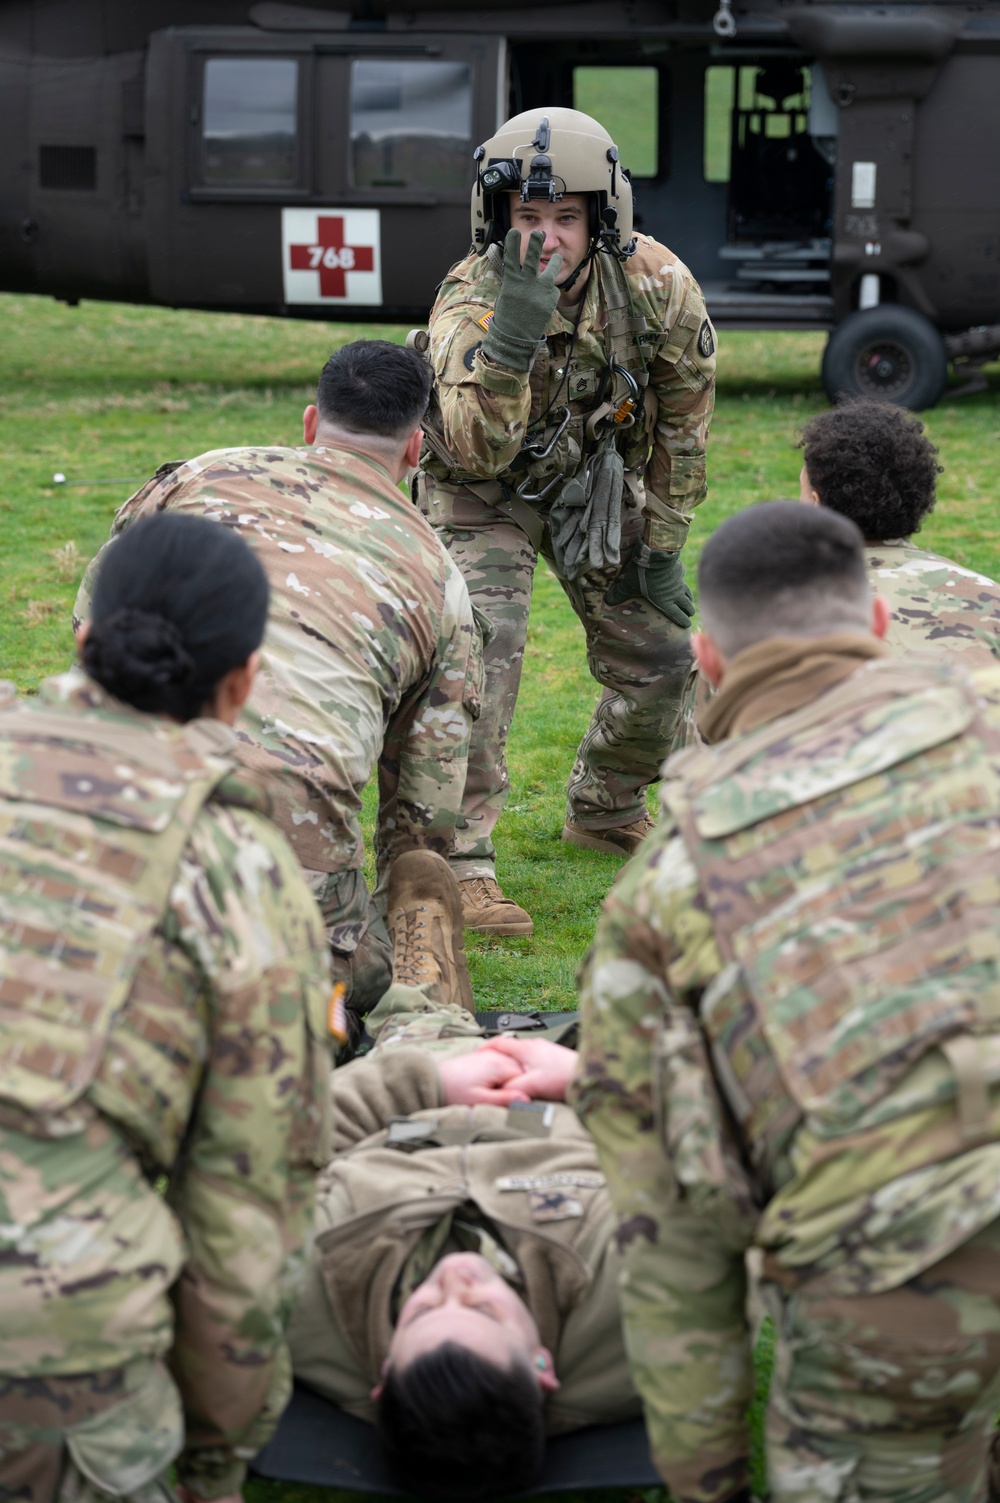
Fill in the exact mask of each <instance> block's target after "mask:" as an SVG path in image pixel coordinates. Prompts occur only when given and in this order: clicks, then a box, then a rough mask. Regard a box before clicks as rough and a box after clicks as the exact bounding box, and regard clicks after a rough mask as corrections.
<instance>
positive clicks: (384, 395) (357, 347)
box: [316, 339, 434, 440]
mask: <svg viewBox="0 0 1000 1503" xmlns="http://www.w3.org/2000/svg"><path fill="white" fill-rule="evenodd" d="M433 381H434V375H433V372H432V371H431V368H430V365H429V364H428V363H427V361H426V360H425V359H424V357H423V356H422V355H418V354H417V352H416V350H408V349H406V347H405V346H404V345H400V344H391V343H390V342H389V341H388V340H386V339H357V340H355V341H354V343H353V344H345V345H342V346H341V348H340V349H339V350H334V352H333V354H332V355H331V356H330V358H329V360H328V361H327V362H326V364H325V365H324V367H323V370H322V373H321V375H320V378H319V386H318V388H317V391H316V406H317V407H318V408H319V415H320V419H321V421H323V422H326V423H330V424H332V425H333V426H334V427H336V428H341V429H343V430H345V431H346V432H348V433H358V434H369V435H373V436H375V437H378V438H389V439H400V440H402V439H405V438H406V437H407V435H408V434H410V433H412V432H413V430H414V428H416V426H417V424H418V423H419V422H420V420H421V419H422V418H423V415H424V413H425V412H426V411H427V403H428V402H429V401H430V395H431V386H432V385H433Z"/></svg>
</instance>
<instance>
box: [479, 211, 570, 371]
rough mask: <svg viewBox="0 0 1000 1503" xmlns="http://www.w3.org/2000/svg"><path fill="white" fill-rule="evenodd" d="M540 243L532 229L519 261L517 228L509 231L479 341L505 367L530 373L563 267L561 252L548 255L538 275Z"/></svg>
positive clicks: (556, 298) (541, 239)
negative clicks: (492, 301)
mask: <svg viewBox="0 0 1000 1503" xmlns="http://www.w3.org/2000/svg"><path fill="white" fill-rule="evenodd" d="M544 244H545V236H544V235H543V234H542V231H541V230H532V232H531V234H530V235H529V236H528V249H527V250H526V251H525V253H524V264H523V265H522V264H521V233H520V231H519V230H508V231H507V238H506V240H505V241H504V243H503V276H502V277H501V279H500V291H499V292H498V293H497V305H496V308H495V309H494V310H493V317H492V318H491V319H490V326H489V329H488V330H487V332H486V338H485V339H484V340H483V354H484V355H486V356H487V357H488V358H489V359H490V360H495V361H496V363H497V364H498V365H505V366H506V367H507V369H508V370H512V371H530V369H531V365H532V361H533V360H534V358H535V356H536V355H537V354H538V346H539V344H540V343H541V341H542V340H543V339H544V338H545V330H546V329H547V328H548V326H549V319H550V318H551V317H552V310H553V308H554V307H555V305H556V303H557V302H558V301H559V288H558V287H557V286H556V277H557V276H558V275H559V272H560V270H561V268H562V256H553V257H552V260H551V261H550V262H549V264H548V266H546V268H545V270H544V271H543V272H541V273H539V270H538V262H539V260H540V258H541V254H542V246H543V245H544Z"/></svg>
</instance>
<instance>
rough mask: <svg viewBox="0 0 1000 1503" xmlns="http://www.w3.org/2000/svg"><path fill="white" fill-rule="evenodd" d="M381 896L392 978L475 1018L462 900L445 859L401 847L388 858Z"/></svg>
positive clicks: (430, 853)
mask: <svg viewBox="0 0 1000 1503" xmlns="http://www.w3.org/2000/svg"><path fill="white" fill-rule="evenodd" d="M387 896H388V909H389V912H388V916H387V918H386V927H387V928H388V930H389V936H390V938H391V940H392V979H393V981H394V982H397V983H399V984H401V985H403V986H429V987H431V988H432V990H433V993H434V996H435V997H436V998H437V1000H438V1001H440V1002H442V1003H444V1004H445V1005H447V1004H448V1003H452V1004H454V1005H455V1006H457V1007H464V1008H465V1010H466V1012H468V1013H471V1014H472V1016H473V1017H475V1015H476V1008H475V1003H474V1002H473V1000H472V982H471V981H470V980H469V968H468V966H467V965H466V963H465V946H464V943H463V940H462V899H461V897H460V895H459V891H458V883H457V882H456V881H455V878H454V877H453V876H452V874H451V869H450V867H449V866H448V863H447V861H445V859H444V858H443V856H438V855H436V854H435V853H434V852H433V851H405V852H404V853H403V855H401V856H397V857H396V859H395V861H394V862H393V863H392V867H391V868H390V871H389V890H388V895H387Z"/></svg>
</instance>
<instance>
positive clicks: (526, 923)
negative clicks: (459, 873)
mask: <svg viewBox="0 0 1000 1503" xmlns="http://www.w3.org/2000/svg"><path fill="white" fill-rule="evenodd" d="M458 885H459V888H460V889H461V893H462V921H463V923H464V924H465V927H466V928H467V929H472V930H473V931H474V932H475V933H476V934H496V935H505V934H509V935H515V934H520V935H527V934H532V933H534V929H535V926H534V924H533V923H532V922H531V915H530V913H525V911H524V909H523V908H519V907H518V906H517V904H516V903H515V902H514V901H513V899H512V898H505V897H504V895H503V893H502V892H501V891H500V888H499V886H498V885H497V882H496V879H495V878H494V877H467V878H466V879H465V881H464V882H459V884H458Z"/></svg>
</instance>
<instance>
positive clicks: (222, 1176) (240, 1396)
mask: <svg viewBox="0 0 1000 1503" xmlns="http://www.w3.org/2000/svg"><path fill="white" fill-rule="evenodd" d="M166 924H167V926H168V927H169V928H170V929H172V930H173V937H174V938H175V940H176V942H177V943H179V944H180V945H182V946H183V947H184V948H185V949H186V950H187V951H188V953H189V954H190V955H191V956H192V958H193V959H194V961H195V963H196V965H197V966H198V968H199V970H200V972H201V973H202V975H203V976H204V977H205V979H206V988H207V992H208V999H209V1052H208V1059H207V1060H206V1063H205V1067H204V1074H203V1077H202V1083H201V1090H200V1093H199V1098H198V1106H197V1109H196V1112H195V1115H194V1117H193V1119H192V1122H191V1124H190V1127H189V1130H188V1137H187V1142H186V1146H185V1151H184V1153H183V1155H182V1157H181V1159H180V1160H179V1161H178V1164H177V1166H176V1168H175V1170H174V1172H173V1173H172V1175H171V1179H170V1183H169V1187H168V1192H167V1193H168V1199H169V1202H170V1204H171V1206H172V1208H173V1210H174V1211H175V1213H176V1215H177V1217H178V1219H179V1221H180V1223H181V1225H182V1226H183V1228H184V1231H185V1234H186V1238H187V1249H188V1255H187V1260H186V1262H185V1265H184V1269H183V1271H182V1273H181V1277H180V1279H179V1281H178V1283H177V1284H176V1285H175V1288H174V1305H175V1317H176V1323H175V1336H174V1345H173V1349H172V1352H171V1358H170V1362H171V1369H172V1371H173V1374H174V1377H175V1379H176V1381H177V1385H178V1388H179V1389H180V1392H181V1396H182V1399H183V1402H184V1409H185V1424H186V1437H187V1439H186V1448H185V1451H184V1454H183V1455H182V1457H181V1458H180V1460H179V1462H178V1475H179V1477H180V1480H181V1481H182V1482H183V1483H185V1484H186V1485H187V1486H189V1487H190V1488H191V1490H192V1491H193V1492H194V1493H195V1494H197V1496H199V1497H202V1498H209V1499H210V1498H215V1497H220V1496H222V1495H223V1494H226V1493H230V1492H233V1491H235V1490H236V1489H237V1488H238V1487H239V1486H240V1485H241V1483H242V1479H243V1476H244V1473H245V1469H246V1468H245V1462H246V1460H247V1459H248V1458H249V1457H251V1456H253V1455H254V1454H255V1453H256V1452H257V1451H258V1450H259V1449H260V1447H261V1446H262V1445H264V1444H265V1443H266V1441H267V1440H268V1439H269V1437H270V1435H271V1433H272V1431H273V1428H274V1426H275V1425H276V1423H277V1421H278V1418H279V1417H280V1415H281V1411H282V1409H283V1408H284V1406H285V1403H286V1401H287V1398H288V1394H289V1391H290V1383H291V1378H290V1366H289V1360H288V1354H287V1351H286V1348H285V1344H284V1327H285V1323H286V1321H287V1319H288V1316H289V1313H290V1310H291V1307H292V1304H293V1303H294V1300H295V1297H296V1294H297V1292H298V1288H299V1284H300V1281H301V1278H302V1273H303V1267H304V1257H305V1252H306V1243H307V1241H308V1238H309V1234H310V1230H311V1226H312V1215H313V1184H314V1179H315V1175H316V1171H317V1169H318V1168H319V1167H321V1166H322V1165H323V1164H325V1163H326V1161H327V1159H328V1157H329V1108H328V1077H329V1069H330V1059H329V1051H328V1049H327V1047H326V1038H327V1029H326V1016H325V1014H326V1003H327V995H328V992H329V978H328V971H327V964H328V962H327V955H326V948H325V944H324V936H323V928H322V921H321V919H320V916H319V911H318V909H317V908H316V905H315V902H314V900H313V898H312V897H311V895H310V894H309V892H308V890H307V889H306V887H305V884H304V882H303V880H302V877H301V875H300V873H299V869H298V865H297V863H296V862H295V859H294V857H293V855H292V853H291V851H290V849H289V848H288V847H287V846H286V845H285V842H284V841H283V839H282V838H281V837H280V835H279V834H278V833H277V831H275V830H274V829H273V828H272V827H271V825H270V824H269V822H268V821H267V820H265V819H263V817H261V816H259V815H257V814H253V813H250V812H248V811H246V810H240V809H230V808H220V807H219V806H218V805H215V804H213V805H210V806H208V808H206V810H205V811H204V812H203V814H202V816H201V818H200V819H199V822H198V825H197V826H196V829H195V832H194V835H193V838H192V841H191V844H190V846H189V847H188V852H187V853H186V855H185V858H184V861H183V863H182V866H181V868H180V871H179V873H178V878H177V881H176V883H175V885H174V889H173V891H172V894H171V902H170V907H169V910H168V918H167V920H166Z"/></svg>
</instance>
